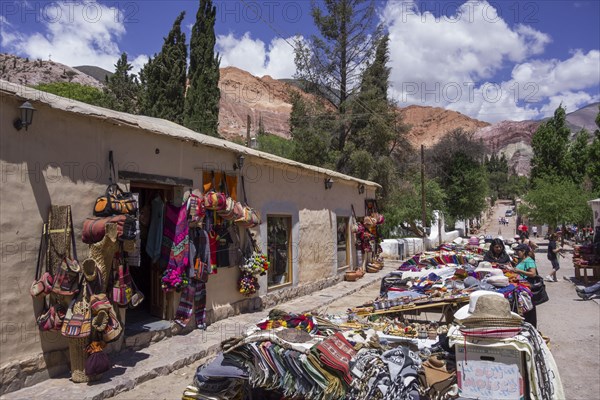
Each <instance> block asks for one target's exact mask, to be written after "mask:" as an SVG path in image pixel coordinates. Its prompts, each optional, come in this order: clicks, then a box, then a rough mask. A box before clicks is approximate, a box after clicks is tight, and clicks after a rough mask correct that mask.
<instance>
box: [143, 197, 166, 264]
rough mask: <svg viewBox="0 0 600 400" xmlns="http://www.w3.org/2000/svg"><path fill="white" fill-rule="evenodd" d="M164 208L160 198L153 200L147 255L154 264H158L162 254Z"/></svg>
mask: <svg viewBox="0 0 600 400" xmlns="http://www.w3.org/2000/svg"><path fill="white" fill-rule="evenodd" d="M164 208H165V203H164V202H163V201H162V199H161V198H160V196H156V197H155V198H154V199H153V200H152V214H151V217H150V229H149V230H148V239H147V240H146V253H147V254H148V256H149V257H150V259H151V260H152V262H157V261H158V259H159V258H160V254H161V243H162V236H163V219H164Z"/></svg>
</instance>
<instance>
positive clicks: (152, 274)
mask: <svg viewBox="0 0 600 400" xmlns="http://www.w3.org/2000/svg"><path fill="white" fill-rule="evenodd" d="M130 190H131V192H133V193H138V196H139V197H138V199H139V200H138V201H139V210H140V218H139V222H140V242H141V246H140V265H139V267H137V266H131V267H130V274H131V276H132V278H133V280H134V282H135V284H136V285H137V287H138V289H139V290H140V291H141V292H142V293H144V296H145V299H144V301H143V302H142V304H141V305H140V306H139V307H138V308H136V309H132V310H129V311H128V312H127V315H128V317H127V318H128V320H132V319H133V320H143V319H144V318H148V317H149V316H153V317H157V318H161V319H164V318H165V316H166V315H165V295H164V292H163V290H162V288H161V286H160V283H161V277H162V271H161V268H160V267H159V265H158V262H153V261H152V259H151V258H150V256H149V255H148V253H147V252H146V245H147V241H148V234H149V228H150V223H151V219H152V214H153V213H152V204H153V201H154V200H155V199H157V198H160V200H161V201H162V203H163V204H166V203H167V202H172V201H173V196H174V187H173V186H169V185H161V184H155V183H146V182H144V183H137V182H132V183H131V189H130ZM154 204H157V202H154ZM161 235H162V233H161Z"/></svg>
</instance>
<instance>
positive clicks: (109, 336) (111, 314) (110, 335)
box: [102, 307, 123, 343]
mask: <svg viewBox="0 0 600 400" xmlns="http://www.w3.org/2000/svg"><path fill="white" fill-rule="evenodd" d="M122 332H123V325H121V323H120V322H119V318H117V314H116V313H115V310H114V309H113V308H112V307H111V308H110V309H109V310H108V324H107V325H106V328H105V329H104V332H102V340H103V341H104V342H106V343H110V342H114V341H115V340H117V339H119V337H120V336H121V333H122Z"/></svg>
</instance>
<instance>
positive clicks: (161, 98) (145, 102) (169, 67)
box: [139, 12, 187, 125]
mask: <svg viewBox="0 0 600 400" xmlns="http://www.w3.org/2000/svg"><path fill="white" fill-rule="evenodd" d="M184 17H185V12H182V13H181V14H179V16H178V17H177V18H176V19H175V22H174V23H173V27H172V28H171V31H170V32H169V34H168V36H167V37H166V38H165V39H164V43H163V46H162V49H161V51H160V53H158V54H155V55H154V58H151V59H150V60H148V62H147V63H146V65H144V67H143V68H142V70H141V71H140V82H141V85H140V98H139V104H140V113H141V114H143V115H148V116H151V117H157V118H164V119H167V120H169V121H173V122H175V123H177V124H180V125H181V124H183V110H184V102H185V86H186V69H187V45H186V43H185V33H183V32H182V31H181V21H183V18H184Z"/></svg>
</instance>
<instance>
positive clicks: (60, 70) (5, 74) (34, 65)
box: [0, 53, 103, 88]
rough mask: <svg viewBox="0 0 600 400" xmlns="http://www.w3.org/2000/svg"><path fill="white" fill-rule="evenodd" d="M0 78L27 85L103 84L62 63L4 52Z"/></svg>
mask: <svg viewBox="0 0 600 400" xmlns="http://www.w3.org/2000/svg"><path fill="white" fill-rule="evenodd" d="M0 79H3V80H5V81H9V82H13V83H18V84H21V85H27V86H35V85H39V84H40V83H52V82H75V83H79V84H82V85H86V86H93V87H95V88H102V86H103V85H102V83H100V82H99V81H98V80H96V79H94V78H92V77H91V76H89V75H86V74H84V73H83V72H81V71H78V70H76V69H75V68H71V67H69V66H66V65H64V64H60V63H56V62H54V61H44V60H29V59H26V58H21V57H17V56H14V55H11V54H5V53H0Z"/></svg>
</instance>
